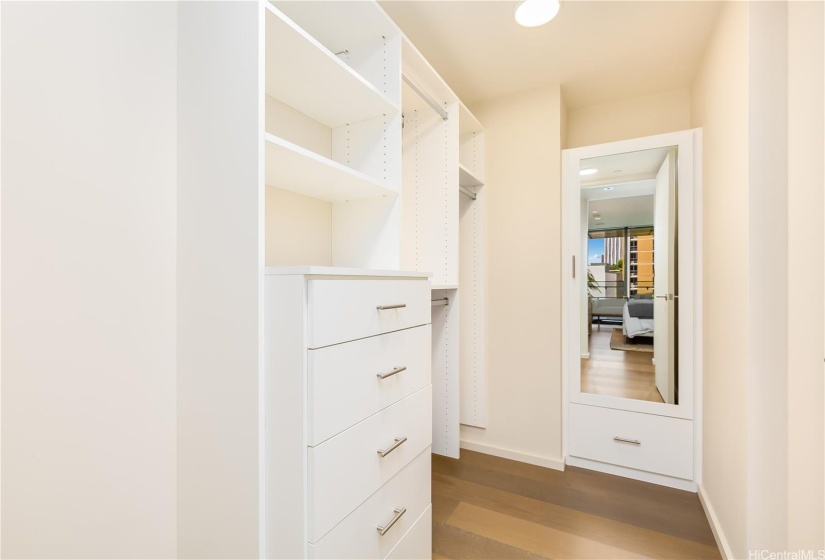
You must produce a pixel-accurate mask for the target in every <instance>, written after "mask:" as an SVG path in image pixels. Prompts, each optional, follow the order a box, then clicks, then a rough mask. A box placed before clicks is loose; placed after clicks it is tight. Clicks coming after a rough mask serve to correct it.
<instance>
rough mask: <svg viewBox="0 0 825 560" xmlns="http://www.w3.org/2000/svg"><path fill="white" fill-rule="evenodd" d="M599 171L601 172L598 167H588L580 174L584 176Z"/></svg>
mask: <svg viewBox="0 0 825 560" xmlns="http://www.w3.org/2000/svg"><path fill="white" fill-rule="evenodd" d="M598 172H599V170H598V169H596V168H595V167H588V168H587V169H582V170H581V171H579V175H582V176H584V175H593V174H594V173H598Z"/></svg>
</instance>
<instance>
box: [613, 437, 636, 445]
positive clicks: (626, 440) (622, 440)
mask: <svg viewBox="0 0 825 560" xmlns="http://www.w3.org/2000/svg"><path fill="white" fill-rule="evenodd" d="M613 441H620V442H622V443H632V444H633V445H642V442H641V441H639V440H638V439H625V438H620V437H619V436H616V437H614V438H613Z"/></svg>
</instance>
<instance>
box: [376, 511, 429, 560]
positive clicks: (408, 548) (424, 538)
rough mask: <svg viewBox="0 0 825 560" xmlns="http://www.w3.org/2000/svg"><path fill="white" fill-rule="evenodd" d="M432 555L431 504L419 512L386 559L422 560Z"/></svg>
mask: <svg viewBox="0 0 825 560" xmlns="http://www.w3.org/2000/svg"><path fill="white" fill-rule="evenodd" d="M432 557H433V506H430V507H428V508H427V511H425V512H424V513H422V514H421V517H419V518H418V521H416V522H415V525H413V526H412V528H411V529H410V530H409V531H407V534H406V535H404V536H403V537H402V539H401V542H399V543H398V544H397V545H396V546H395V548H393V549H392V552H390V553H389V554H388V555H387V559H386V560H422V559H425V558H432Z"/></svg>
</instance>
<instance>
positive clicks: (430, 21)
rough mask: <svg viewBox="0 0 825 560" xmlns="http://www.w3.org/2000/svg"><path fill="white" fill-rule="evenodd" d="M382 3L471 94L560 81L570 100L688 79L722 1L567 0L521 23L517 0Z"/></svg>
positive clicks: (600, 99) (582, 102)
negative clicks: (543, 21)
mask: <svg viewBox="0 0 825 560" xmlns="http://www.w3.org/2000/svg"><path fill="white" fill-rule="evenodd" d="M380 3H381V5H382V7H383V8H384V9H385V10H386V11H387V13H388V14H389V15H390V17H392V18H393V20H395V22H396V23H397V24H398V25H399V27H401V29H402V31H404V33H405V34H406V35H407V36H408V37H409V38H410V39H411V40H412V42H413V43H414V44H415V45H416V47H418V49H419V50H420V51H421V52H422V53H423V54H424V56H425V57H427V59H428V60H429V61H430V63H431V64H432V65H433V66H434V67H435V69H436V70H437V71H438V72H439V74H441V76H442V77H443V78H444V79H445V80H446V81H447V83H448V84H450V87H452V89H453V90H454V91H455V92H456V93H457V94H458V96H459V97H460V98H461V99H462V100H463V101H464V102H465V103H468V104H472V103H475V102H477V101H481V100H485V99H492V98H496V97H501V96H506V95H510V94H514V93H518V92H522V91H527V90H530V89H534V88H538V87H542V86H549V85H554V84H561V85H562V89H563V91H564V96H565V101H566V103H567V106H568V107H569V108H577V107H586V106H591V105H596V104H600V103H605V102H609V101H614V100H618V99H627V98H632V97H637V96H640V95H646V94H650V93H656V92H662V91H667V90H670V89H676V88H679V87H686V86H689V85H690V83H691V81H692V79H693V76H694V74H695V72H696V69H697V67H698V65H699V61H700V58H701V55H702V53H703V52H704V48H705V44H706V42H707V40H708V37H709V36H710V32H711V30H712V28H713V24H714V22H715V21H716V17H717V15H718V12H719V7H720V4H721V3H720V2H716V1H709V2H690V1H688V2H683V1H673V2H671V1H661V0H660V1H631V2H624V1H616V0H609V1H596V2H591V1H575V0H562V2H561V9H560V10H559V14H558V16H556V18H555V19H554V20H553V21H551V22H550V23H549V24H547V25H544V26H542V27H537V28H524V27H521V26H519V25H518V24H517V23H516V22H515V20H514V19H513V12H514V9H515V6H516V4H517V2H514V1H500V0H491V1H477V0H461V1H444V0H383V1H381V2H380Z"/></svg>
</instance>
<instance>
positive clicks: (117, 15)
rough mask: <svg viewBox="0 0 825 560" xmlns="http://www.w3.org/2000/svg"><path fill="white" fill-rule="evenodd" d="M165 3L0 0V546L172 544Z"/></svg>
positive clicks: (120, 551) (171, 29)
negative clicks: (7, 0)
mask: <svg viewBox="0 0 825 560" xmlns="http://www.w3.org/2000/svg"><path fill="white" fill-rule="evenodd" d="M176 10H177V7H176V4H175V3H170V2H150V3H142V2H88V3H83V2H79V3H59V2H57V3H55V2H46V3H39V2H19V3H17V2H16V3H3V5H2V29H1V30H0V35H2V47H1V49H0V50H1V51H2V60H1V61H0V65H2V106H0V111H2V128H0V136H2V154H0V155H2V161H3V167H2V176H0V180H2V193H0V195H1V196H2V213H1V214H0V224H2V230H1V231H2V237H1V238H2V246H1V247H0V250H1V251H2V259H3V261H2V272H3V276H2V339H0V344H2V349H3V352H2V362H0V367H2V418H0V423H2V445H3V454H2V487H0V492H2V530H1V532H0V539H1V540H2V545H3V549H2V553H3V557H4V558H173V557H175V556H176V537H175V523H176V516H177V505H176V483H175V477H176V474H175V469H176V467H175V465H176V450H175V414H176V408H175V388H176V381H175V370H176V365H175V363H176V350H175V344H176V335H175V323H176V316H175V315H176V314H175V290H176V273H175V257H176V217H175V216H176V156H175V154H176ZM150 35H151V41H148V40H147V36H150Z"/></svg>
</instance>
